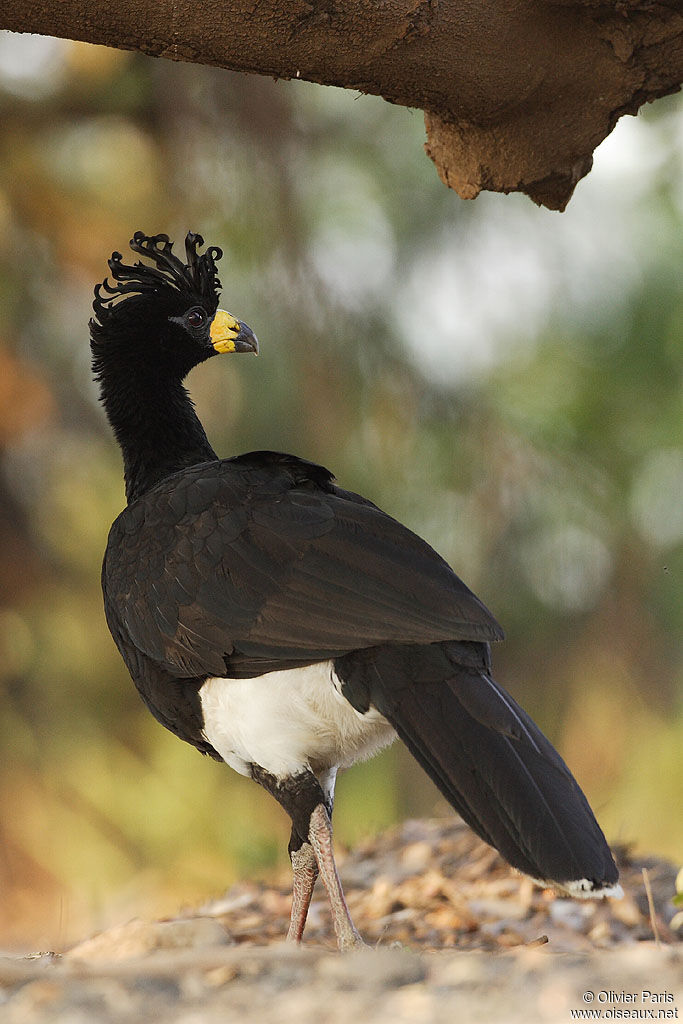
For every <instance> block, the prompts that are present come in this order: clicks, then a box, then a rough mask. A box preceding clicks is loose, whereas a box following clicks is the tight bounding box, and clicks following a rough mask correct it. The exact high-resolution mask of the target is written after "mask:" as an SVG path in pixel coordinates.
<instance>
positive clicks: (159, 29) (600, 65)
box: [0, 0, 683, 210]
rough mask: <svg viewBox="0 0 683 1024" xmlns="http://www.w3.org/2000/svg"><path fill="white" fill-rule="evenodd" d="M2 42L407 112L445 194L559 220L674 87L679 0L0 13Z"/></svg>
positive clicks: (170, 2)
mask: <svg viewBox="0 0 683 1024" xmlns="http://www.w3.org/2000/svg"><path fill="white" fill-rule="evenodd" d="M0 28H7V29H12V30H14V31H30V32H38V33H42V34H44V35H54V36H64V37H68V38H72V39H82V40H87V41H89V42H93V43H103V44H106V45H108V46H116V47H119V48H121V49H131V50H140V51H142V52H143V53H147V54H152V55H154V56H157V57H166V58H169V59H171V60H184V61H191V62H196V63H201V64H214V65H217V66H219V67H225V68H231V69H233V70H237V71H249V72H257V73H259V74H266V75H273V76H276V77H281V78H302V79H307V80H309V81H313V82H319V83H322V84H325V85H337V86H342V87H344V88H349V89H354V90H360V91H361V92H366V93H374V94H378V95H380V96H383V97H384V98H385V99H387V100H389V101H390V102H392V103H399V104H402V105H404V106H409V107H419V108H421V109H422V110H424V112H425V122H426V127H427V144H426V149H427V152H428V154H429V155H430V156H431V158H432V159H433V160H434V162H435V164H436V167H437V170H438V172H439V175H440V176H441V178H442V180H443V181H444V182H445V183H446V184H447V185H449V186H450V187H451V188H454V189H455V190H456V191H457V192H458V194H459V195H461V196H463V197H464V198H473V197H475V196H476V195H477V194H478V193H479V192H480V191H481V189H490V190H493V191H498V192H512V191H521V192H525V193H526V194H527V195H529V196H530V197H531V198H532V199H533V200H534V201H535V202H537V203H539V204H543V205H544V206H547V207H549V208H551V209H559V210H561V209H563V208H564V206H565V205H566V203H567V202H568V200H569V198H570V197H571V194H572V192H573V190H574V187H575V185H576V183H577V181H579V179H580V178H581V177H583V175H585V174H586V173H587V172H588V171H589V170H590V167H591V162H592V153H593V150H594V149H595V147H596V146H597V145H598V144H599V143H600V142H601V141H602V140H603V139H604V138H605V136H606V135H607V134H608V133H609V132H610V131H611V129H612V128H613V126H614V124H615V123H616V121H617V119H618V118H619V117H620V116H621V115H622V114H625V113H635V112H636V111H637V110H638V108H639V107H640V105H641V104H642V103H644V102H647V101H648V100H652V99H655V98H656V97H658V96H663V95H665V94H666V93H670V92H673V91H675V90H676V89H677V88H678V87H679V86H680V83H681V80H683V12H682V10H681V0H602V2H600V0H494V2H491V0H137V2H135V3H111V2H109V0H88V3H87V4H84V3H83V0H42V2H40V0H38V2H37V0H12V2H11V3H7V4H6V5H5V10H4V11H3V12H0Z"/></svg>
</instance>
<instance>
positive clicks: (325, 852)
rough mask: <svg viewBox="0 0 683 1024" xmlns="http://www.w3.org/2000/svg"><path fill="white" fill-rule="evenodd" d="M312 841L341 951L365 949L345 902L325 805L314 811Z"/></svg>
mask: <svg viewBox="0 0 683 1024" xmlns="http://www.w3.org/2000/svg"><path fill="white" fill-rule="evenodd" d="M308 840H309V842H310V844H311V846H312V847H313V852H314V854H315V859H316V861H317V864H318V869H319V871H320V875H321V878H322V880H323V882H324V884H325V888H326V889H327V895H328V898H329V901H330V907H331V908H332V921H333V923H334V931H335V934H336V936H337V945H338V946H339V948H340V949H341V950H345V949H357V948H358V947H359V946H364V945H365V943H364V942H363V940H362V939H361V937H360V935H359V934H358V932H357V931H356V926H355V925H354V923H353V921H352V920H351V915H350V914H349V908H348V907H347V905H346V900H345V899H344V891H343V889H342V885H341V881H340V879H339V873H338V872H337V865H336V864H335V861H334V852H333V849H332V823H331V822H330V816H329V814H328V813H327V808H326V807H325V805H324V804H322V803H320V804H318V805H317V807H315V808H314V809H313V811H312V812H311V819H310V823H309V826H308Z"/></svg>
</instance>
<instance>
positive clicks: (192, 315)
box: [187, 309, 206, 327]
mask: <svg viewBox="0 0 683 1024" xmlns="http://www.w3.org/2000/svg"><path fill="white" fill-rule="evenodd" d="M187 322H188V324H189V325H190V327H203V326H204V324H205V323H206V313H205V312H204V310H203V309H191V310H190V312H189V313H188V314H187Z"/></svg>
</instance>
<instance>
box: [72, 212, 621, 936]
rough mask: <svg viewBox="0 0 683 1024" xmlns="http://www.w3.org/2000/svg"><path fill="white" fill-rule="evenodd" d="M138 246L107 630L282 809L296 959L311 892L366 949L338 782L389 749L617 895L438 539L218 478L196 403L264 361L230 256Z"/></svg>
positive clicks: (272, 477) (189, 732) (580, 807)
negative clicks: (323, 894) (218, 369)
mask: <svg viewBox="0 0 683 1024" xmlns="http://www.w3.org/2000/svg"><path fill="white" fill-rule="evenodd" d="M203 244H204V243H203V239H202V238H201V237H200V236H199V235H197V234H193V233H189V234H188V235H187V238H186V240H185V249H186V258H187V263H183V262H182V260H181V259H179V258H178V257H177V256H176V255H175V254H174V253H173V251H172V243H171V242H170V241H169V239H168V237H167V236H166V235H162V234H160V235H153V236H147V235H144V234H143V233H142V232H136V234H135V236H134V237H133V239H132V241H131V243H130V245H131V248H132V249H133V250H134V252H135V253H137V254H138V255H139V256H142V257H144V259H145V260H146V262H142V261H137V262H135V264H134V265H133V266H128V265H126V264H124V262H123V258H122V256H121V254H120V253H117V252H115V253H114V254H113V255H112V257H111V259H110V260H109V268H110V273H111V277H112V278H113V281H112V282H110V281H109V280H108V279H107V280H105V281H104V282H103V283H102V284H101V285H98V286H97V287H96V289H95V301H94V304H93V308H94V310H95V319H93V320H91V322H90V330H91V347H92V355H93V370H94V374H95V376H96V379H97V380H98V381H99V385H100V389H101V400H102V402H103V404H104V408H105V410H106V414H107V417H108V419H109V421H110V423H111V426H112V428H113V430H114V433H115V435H116V439H117V441H118V443H119V445H120V447H121V450H122V453H123V463H124V473H125V485H126V498H127V507H126V508H125V509H124V511H123V512H122V513H121V515H120V516H119V517H118V518H117V519H116V521H115V522H114V524H113V526H112V528H111V532H110V534H109V541H108V544H107V549H106V553H105V557H104V565H103V569H102V586H103V591H104V604H105V612H106V617H107V622H108V625H109V628H110V630H111V633H112V635H113V638H114V640H115V642H116V645H117V647H118V649H119V651H120V652H121V655H122V657H123V660H124V661H125V663H126V665H127V667H128V670H129V671H130V674H131V676H132V677H133V680H134V682H135V685H136V686H137V688H138V690H139V692H140V694H141V696H142V698H143V700H144V701H145V703H146V704H147V706H148V707H149V709H150V711H151V712H152V714H153V715H154V716H155V717H156V718H157V719H158V720H159V721H160V722H161V723H162V724H163V725H165V726H166V727H167V728H168V729H170V730H171V731H172V732H174V733H175V734H176V735H177V736H179V737H180V738H181V739H183V740H186V741H187V742H188V743H192V744H194V746H195V747H197V748H198V749H199V750H200V751H202V753H205V754H210V755H211V756H212V757H214V758H217V759H218V760H221V759H222V760H223V761H225V762H227V764H229V765H230V766H231V767H232V768H234V769H235V770H236V771H238V772H240V773H241V774H243V775H247V776H251V777H252V778H253V779H255V780H256V781H257V782H259V783H260V784H261V785H262V786H264V787H265V789H267V790H268V792H270V793H271V794H272V795H273V796H274V797H275V799H276V800H278V801H279V803H280V804H281V805H282V807H284V809H285V810H286V811H287V813H288V814H289V816H290V817H291V819H292V832H291V838H290V842H289V853H290V857H291V862H292V869H293V900H292V912H291V921H290V927H289V933H288V936H289V938H291V939H294V940H296V941H300V939H301V936H302V933H303V930H304V925H305V923H306V916H307V912H308V907H309V903H310V899H311V895H312V891H313V886H314V884H315V881H316V878H317V876H318V873H320V875H321V876H322V879H323V882H324V884H325V887H326V889H327V893H328V896H329V900H330V905H331V909H332V915H333V920H334V927H335V932H336V936H337V941H338V944H339V947H340V948H347V947H350V946H354V945H357V944H358V943H360V941H361V940H360V937H359V935H358V933H357V931H356V929H355V927H354V925H353V922H352V920H351V918H350V916H349V912H348V909H347V906H346V902H345V900H344V895H343V892H342V887H341V884H340V881H339V876H338V874H337V870H336V867H335V861H334V856H333V850H332V829H331V824H330V819H331V816H332V804H333V799H334V786H335V778H336V775H337V772H338V771H339V770H340V769H344V768H346V767H348V766H349V765H351V764H352V763H353V762H354V761H356V760H358V759H359V758H366V757H368V756H370V755H371V754H373V753H374V752H375V751H377V750H379V749H380V748H382V747H384V746H385V745H386V744H388V743H390V742H391V741H392V739H394V737H395V735H396V734H398V736H399V737H400V738H401V739H402V740H403V742H404V743H405V744H406V745H407V747H408V749H409V750H410V751H411V753H412V754H413V755H414V756H415V758H416V759H417V760H418V761H419V763H420V764H421V765H422V767H423V768H424V769H425V771H426V772H427V773H428V774H429V775H430V776H431V778H432V779H433V780H434V782H435V783H436V785H437V786H438V787H439V789H440V790H441V792H442V793H443V795H444V796H445V797H446V799H447V800H448V801H449V803H450V804H451V805H452V806H453V807H454V808H455V810H456V811H457V812H458V813H459V814H460V815H461V816H462V817H463V818H464V820H465V821H466V822H467V823H468V824H469V825H470V826H471V827H472V828H473V829H474V831H475V832H476V833H477V834H478V835H479V836H481V838H482V839H484V840H485V841H486V842H487V843H490V844H491V845H492V846H494V847H495V848H496V849H497V850H499V851H500V853H501V854H502V855H503V857H505V859H506V860H507V861H509V863H510V864H512V865H513V866H514V867H515V868H518V869H519V870H520V871H522V872H525V873H526V874H527V875H530V876H531V877H532V878H534V879H536V880H538V881H540V882H542V883H543V884H553V885H555V886H556V887H558V888H559V889H561V890H564V891H565V892H568V893H570V894H572V895H576V896H604V895H617V894H618V893H619V886H618V884H617V882H618V872H617V868H616V866H615V863H614V860H613V858H612V855H611V853H610V850H609V848H608V846H607V843H606V842H605V838H604V836H603V833H602V832H601V830H600V827H599V826H598V824H597V822H596V820H595V818H594V816H593V813H592V811H591V809H590V807H589V805H588V802H587V801H586V798H585V797H584V795H583V793H582V792H581V790H580V789H579V786H578V784H577V783H576V781H575V780H574V778H573V776H572V775H571V773H570V772H569V769H568V768H567V767H566V765H565V764H564V762H563V761H562V759H561V758H560V756H559V754H558V753H557V752H556V751H555V750H554V749H553V747H552V746H551V744H550V743H549V742H548V740H547V739H546V738H545V737H544V736H543V734H542V733H541V732H540V730H539V729H538V728H537V726H536V725H535V724H534V723H533V722H532V720H531V719H530V718H529V716H528V715H527V714H526V712H525V711H523V710H522V708H521V707H520V706H519V705H518V704H517V703H516V702H515V701H514V700H513V698H512V697H511V696H510V695H509V694H508V693H506V692H505V690H504V689H503V688H502V687H501V686H499V685H498V683H496V682H495V680H494V679H493V677H492V675H491V662H490V652H489V641H492V640H500V639H501V638H502V631H501V629H500V627H499V626H498V624H497V622H496V621H495V619H494V618H493V616H492V615H491V613H490V612H489V611H488V610H487V609H486V608H485V607H484V605H483V604H482V603H481V601H479V599H478V598H477V597H475V595H474V594H473V593H472V592H471V591H470V590H469V589H468V588H467V587H466V586H465V584H464V583H463V582H462V581H461V580H460V579H459V578H458V577H457V576H456V575H455V573H454V572H453V571H452V569H451V568H450V567H449V566H448V565H447V563H446V562H445V561H444V560H443V559H442V558H441V557H440V556H439V555H438V554H437V553H436V552H435V551H434V550H433V549H432V548H431V547H430V546H429V545H428V544H427V543H426V542H425V541H423V540H421V539H420V538H419V537H417V536H416V535H415V534H414V533H412V532H411V531H410V530H408V529H407V528H406V527H404V526H402V525H401V524H400V523H398V522H396V520H394V519H392V518H391V517H390V516H388V515H386V514H385V513H384V512H382V511H381V510H380V509H379V508H377V507H376V506H375V505H373V504H372V502H370V501H368V500H367V499H365V498H362V497H360V496H359V495H357V494H354V493H352V492H350V491H346V490H343V489H342V488H341V487H339V486H338V485H337V484H336V483H335V481H334V477H333V476H332V474H331V473H330V472H328V470H326V469H323V468H322V467H321V466H318V465H315V464H313V463H311V462H307V461H306V460H304V459H300V458H296V457H295V456H293V455H285V454H279V453H277V452H272V451H258V452H252V453H250V454H248V455H239V456H236V457H234V458H228V459H219V458H218V456H217V455H216V453H215V452H214V450H213V448H212V447H211V445H210V443H209V441H208V440H207V437H206V434H205V433H204V430H203V428H202V425H201V423H200V422H199V419H198V418H197V415H196V414H195V411H194V407H193V405H192V402H191V400H190V398H189V396H188V394H187V392H186V390H185V388H184V386H183V383H182V382H183V380H184V378H185V377H186V375H187V373H188V372H189V371H190V370H191V369H192V367H193V366H195V365H197V364H198V363H201V362H203V361H204V360H206V359H208V358H210V357H212V356H214V355H216V354H217V353H224V352H258V343H257V340H256V337H255V336H254V334H253V333H252V331H251V329H250V328H249V327H247V326H246V324H244V323H242V322H241V321H239V320H236V319H235V318H234V317H233V316H231V315H230V314H229V313H226V312H225V311H223V310H220V309H218V296H219V290H220V282H219V280H218V277H217V271H216V261H217V260H218V259H220V257H221V255H222V253H221V250H220V249H218V248H215V247H211V248H207V249H206V250H205V251H204V252H203V253H200V251H199V250H200V249H201V248H202V247H203Z"/></svg>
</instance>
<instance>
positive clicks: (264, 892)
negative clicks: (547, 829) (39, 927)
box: [0, 820, 683, 1024]
mask: <svg viewBox="0 0 683 1024" xmlns="http://www.w3.org/2000/svg"><path fill="white" fill-rule="evenodd" d="M618 859H619V860H620V864H621V870H622V884H623V885H624V890H625V896H624V899H623V900H622V901H618V902H617V901H611V902H610V903H595V902H592V901H591V902H580V903H579V902H573V901H569V900H564V899H558V898H556V897H554V896H553V894H551V893H550V892H547V891H541V890H539V889H537V888H534V887H533V886H531V885H530V884H529V883H528V882H527V881H526V880H524V879H521V878H520V877H519V876H518V875H516V874H515V873H514V872H512V871H511V870H510V869H509V868H507V867H506V866H505V865H504V864H503V862H502V861H501V860H500V858H498V856H497V855H496V854H494V853H493V852H492V851H491V850H490V849H489V848H488V847H486V846H484V845H483V844H482V843H480V842H479V841H478V840H477V839H476V838H475V837H474V836H473V835H472V833H471V832H470V831H469V830H468V829H466V828H465V827H464V826H463V825H461V824H460V823H459V822H458V821H453V820H449V821H445V822H429V821H419V822H406V823H405V824H404V825H402V826H400V827H399V828H397V829H394V830H391V831H389V832H387V833H384V834H383V835H382V836H379V837H378V838H376V839H374V840H373V841H372V842H370V843H367V844H365V845H364V846H362V847H360V848H358V849H357V850H356V851H355V852H354V854H353V855H351V856H347V857H346V858H342V864H341V874H342V877H343V879H344V882H345V888H346V891H347V896H348V900H349V904H350V906H351V911H352V913H353V915H354V918H355V920H356V924H357V925H358V927H359V929H360V931H361V932H362V934H363V935H364V937H365V939H366V941H367V942H368V943H371V945H370V948H368V949H364V950H360V951H358V952H354V953H350V954H345V955H343V956H342V955H339V954H338V953H337V952H336V951H335V950H334V948H333V947H334V943H333V939H332V934H331V928H330V922H329V915H328V913H327V907H326V904H325V900H324V898H322V897H321V896H317V897H316V899H315V900H314V903H313V906H312V908H311V917H310V924H309V928H308V929H307V932H306V942H305V943H304V945H303V946H302V947H300V948H298V949H296V948H291V947H290V946H287V945H285V944H284V943H283V942H282V941H281V937H282V935H283V934H284V931H285V929H286V922H287V915H288V912H289V894H288V887H287V883H288V880H287V879H283V880H282V884H281V885H277V886H266V885H256V884H253V883H242V884H240V885H238V886H235V887H234V888H233V889H231V890H230V892H229V893H227V894H226V897H225V898H224V899H223V900H220V901H217V902H215V903H212V904H209V905H207V906H205V907H202V908H200V909H199V910H197V911H196V912H194V913H187V914H185V915H183V916H182V917H179V918H176V919H174V920H167V921H153V922H144V921H140V920H135V921H131V922H127V923H125V924H122V925H120V926H118V927H116V928H113V929H110V930H109V931H107V932H103V933H101V934H100V935H96V936H93V937H91V938H89V939H87V940H85V941H84V942H82V943H79V944H78V945H77V946H75V947H74V948H73V949H71V950H66V951H64V952H62V953H42V954H35V955H32V956H24V957H18V956H13V957H0V1021H2V1024H48V1022H49V1024H93V1022H102V1024H109V1022H112V1024H114V1022H119V1021H121V1022H138V1021H148V1020H150V1019H163V1020H164V1021H165V1022H168V1024H213V1022H214V1021H221V1022H226V1021H227V1022H231V1021H233V1020H234V1021H240V1022H244V1024H269V1022H270V1021H273V1022H275V1021H277V1022H285V1024H286V1022H289V1021H290V1020H291V1021H297V1022H298V1021H301V1020H315V1019H317V1020H319V1021H324V1022H330V1024H337V1022H339V1024H342V1022H343V1024H346V1022H350V1021H355V1020H361V1019H362V1020H363V1021H364V1022H376V1024H385V1022H386V1024H397V1022H402V1021H406V1022H408V1021H409V1022H422V1021H425V1022H434V1024H441V1022H442V1021H443V1022H444V1024H445V1022H446V1021H448V1022H449V1024H452V1022H453V1021H454V1020H457V1021H458V1024H461V1022H467V1021H482V1022H486V1024H496V1022H498V1021H501V1022H503V1021H505V1022H511V1024H516V1022H517V1021H519V1022H529V1021H539V1022H545V1021H548V1022H563V1024H564V1022H565V1021H570V1020H573V1019H591V1017H581V1016H579V1014H583V1013H585V1012H586V1011H591V1016H592V1019H600V1017H601V1018H602V1019H604V1020H609V1019H659V1020H665V1019H668V1020H674V1019H678V1017H679V1016H683V942H681V941H680V938H679V936H680V935H681V932H682V931H683V928H681V925H680V923H679V919H680V916H681V915H680V913H678V914H677V911H676V908H675V907H674V906H673V904H672V903H671V897H672V896H673V893H674V891H675V889H674V884H675V869H674V867H673V866H672V865H669V864H666V863H665V862H662V861H659V860H656V859H650V860H649V861H647V862H643V861H634V860H631V859H629V857H628V855H627V851H625V850H621V851H618ZM643 867H645V869H646V875H647V882H648V883H649V887H650V889H651V893H652V898H653V905H654V910H653V911H652V910H651V909H650V906H649V903H648V898H647V894H646V891H645V883H644V876H643ZM655 932H656V935H655ZM595 1011H599V1015H600V1017H598V1016H597V1014H596V1013H595Z"/></svg>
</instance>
